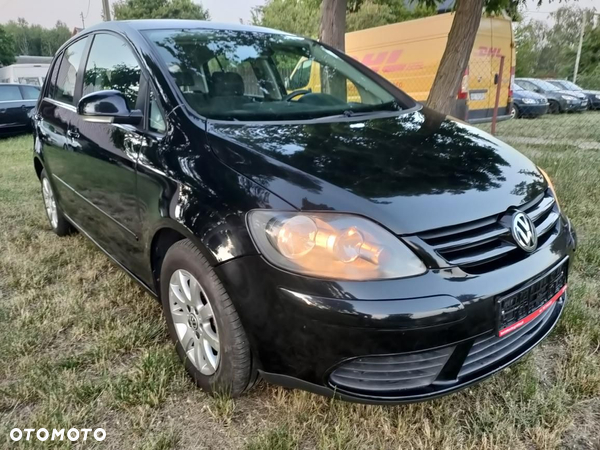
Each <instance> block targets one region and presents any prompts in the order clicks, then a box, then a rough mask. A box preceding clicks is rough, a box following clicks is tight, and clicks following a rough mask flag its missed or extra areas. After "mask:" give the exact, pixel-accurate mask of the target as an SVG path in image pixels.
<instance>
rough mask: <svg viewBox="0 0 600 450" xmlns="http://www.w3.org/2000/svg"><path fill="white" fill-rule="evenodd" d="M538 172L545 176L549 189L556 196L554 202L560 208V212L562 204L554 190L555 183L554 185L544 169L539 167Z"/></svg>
mask: <svg viewBox="0 0 600 450" xmlns="http://www.w3.org/2000/svg"><path fill="white" fill-rule="evenodd" d="M538 170H539V171H540V172H541V173H542V175H543V176H544V179H545V180H546V183H548V187H549V188H550V190H551V191H552V195H553V196H554V201H555V202H556V206H558V210H559V211H560V204H559V203H558V196H557V195H556V190H555V189H554V183H552V180H551V179H550V177H549V176H548V174H547V173H546V171H545V170H544V169H542V168H541V167H540V166H538Z"/></svg>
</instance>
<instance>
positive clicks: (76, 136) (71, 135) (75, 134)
mask: <svg viewBox="0 0 600 450" xmlns="http://www.w3.org/2000/svg"><path fill="white" fill-rule="evenodd" d="M67 137H69V138H71V139H79V133H78V132H77V131H76V130H67Z"/></svg>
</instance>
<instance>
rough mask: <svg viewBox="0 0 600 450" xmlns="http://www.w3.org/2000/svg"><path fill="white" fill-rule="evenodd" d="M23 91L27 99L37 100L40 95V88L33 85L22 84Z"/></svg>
mask: <svg viewBox="0 0 600 450" xmlns="http://www.w3.org/2000/svg"><path fill="white" fill-rule="evenodd" d="M21 93H22V94H23V98H24V99H25V100H36V99H37V98H38V97H39V96H40V90H39V89H38V88H36V87H33V86H21Z"/></svg>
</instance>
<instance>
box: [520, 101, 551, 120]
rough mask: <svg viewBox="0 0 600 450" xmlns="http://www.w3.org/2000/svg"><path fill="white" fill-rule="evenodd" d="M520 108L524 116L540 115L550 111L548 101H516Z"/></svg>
mask: <svg viewBox="0 0 600 450" xmlns="http://www.w3.org/2000/svg"><path fill="white" fill-rule="evenodd" d="M515 104H516V105H517V107H518V108H519V110H520V112H521V115H522V116H524V117H538V116H543V115H544V114H546V113H547V112H548V106H549V104H548V103H535V104H526V103H515Z"/></svg>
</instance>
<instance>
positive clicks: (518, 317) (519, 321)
mask: <svg viewBox="0 0 600 450" xmlns="http://www.w3.org/2000/svg"><path fill="white" fill-rule="evenodd" d="M566 291H567V266H566V265H565V264H563V265H562V266H560V267H558V268H557V269H554V270H553V271H552V272H550V273H549V274H547V275H546V276H544V277H542V278H541V279H539V280H537V281H535V282H533V283H531V284H529V285H527V286H526V287H524V288H522V289H520V290H519V291H517V292H514V293H512V294H510V295H508V296H506V297H503V298H501V299H500V300H498V328H497V329H498V336H499V337H504V336H506V335H508V334H510V333H512V332H513V331H516V330H518V329H519V328H521V327H522V326H524V325H527V324H528V323H529V322H531V321H533V320H535V319H536V318H537V317H539V316H541V315H542V314H543V313H544V312H545V311H547V310H548V309H550V307H551V306H552V305H554V303H556V302H557V301H559V300H560V298H561V297H562V296H563V295H565V293H566Z"/></svg>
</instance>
